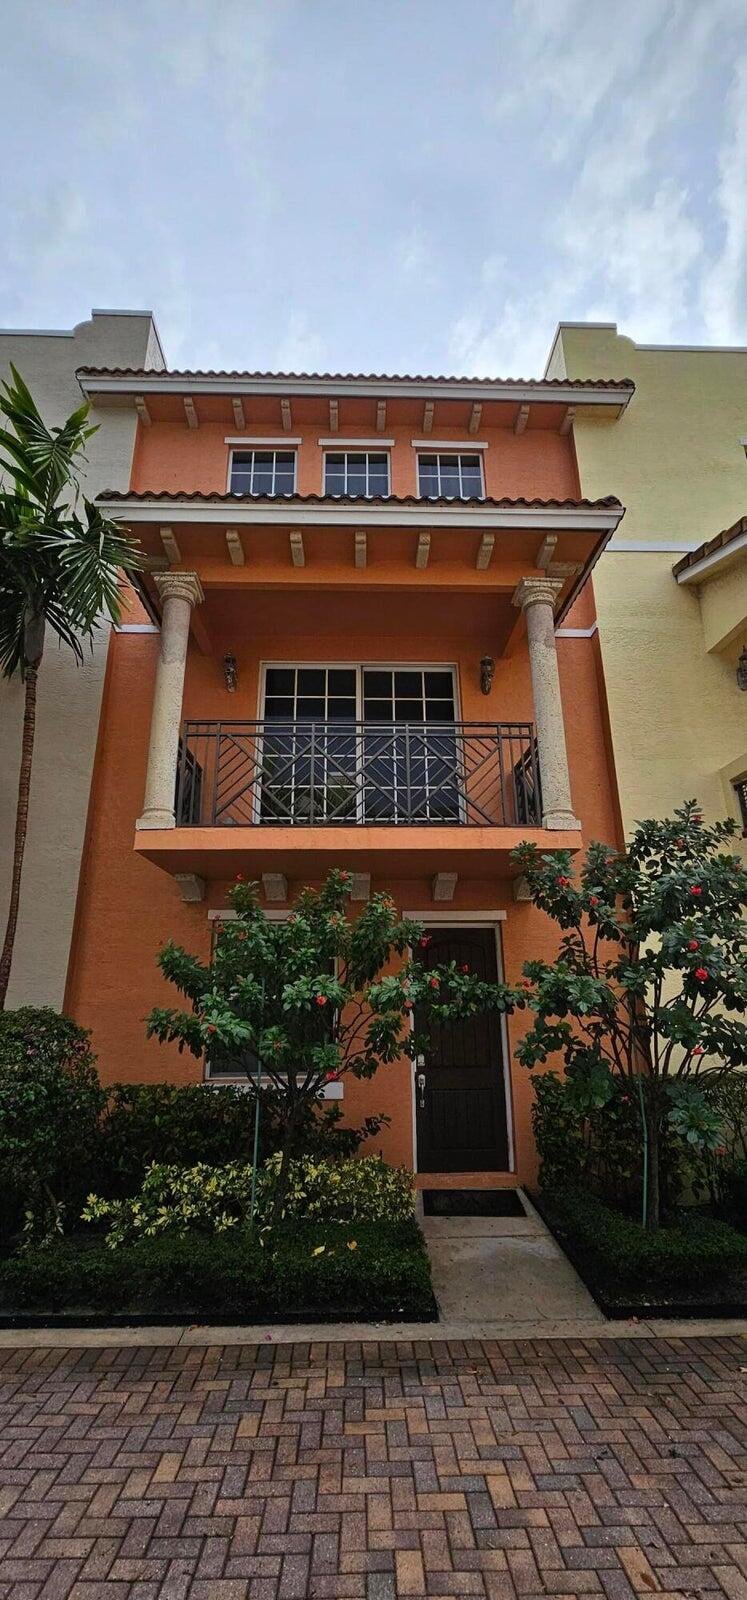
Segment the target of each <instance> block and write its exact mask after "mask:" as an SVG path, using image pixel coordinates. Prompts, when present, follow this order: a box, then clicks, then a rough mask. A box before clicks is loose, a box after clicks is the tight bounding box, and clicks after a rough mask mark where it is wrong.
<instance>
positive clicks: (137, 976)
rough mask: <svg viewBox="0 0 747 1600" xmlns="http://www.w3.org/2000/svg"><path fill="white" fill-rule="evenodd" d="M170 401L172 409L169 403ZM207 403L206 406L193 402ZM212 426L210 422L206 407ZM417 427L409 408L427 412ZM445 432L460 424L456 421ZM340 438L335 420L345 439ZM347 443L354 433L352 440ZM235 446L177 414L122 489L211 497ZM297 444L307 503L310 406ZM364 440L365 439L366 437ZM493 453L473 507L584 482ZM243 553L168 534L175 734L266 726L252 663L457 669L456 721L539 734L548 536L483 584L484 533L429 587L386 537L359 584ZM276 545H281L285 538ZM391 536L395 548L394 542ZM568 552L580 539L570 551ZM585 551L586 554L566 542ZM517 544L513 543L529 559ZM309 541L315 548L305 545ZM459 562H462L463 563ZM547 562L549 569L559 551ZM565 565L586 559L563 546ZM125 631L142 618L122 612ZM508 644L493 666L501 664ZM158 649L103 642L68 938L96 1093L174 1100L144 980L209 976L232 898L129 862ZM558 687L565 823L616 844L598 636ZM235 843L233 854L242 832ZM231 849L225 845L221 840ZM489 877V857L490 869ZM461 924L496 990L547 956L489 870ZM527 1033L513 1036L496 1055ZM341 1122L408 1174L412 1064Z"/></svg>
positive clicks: (498, 433) (515, 1106) (153, 990)
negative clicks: (111, 1088) (193, 580)
mask: <svg viewBox="0 0 747 1600" xmlns="http://www.w3.org/2000/svg"><path fill="white" fill-rule="evenodd" d="M170 403H171V402H170ZM201 404H202V403H201ZM203 409H205V408H203ZM393 411H394V408H393V407H392V408H391V411H390V418H391V420H388V421H387V426H386V429H385V435H384V436H385V437H387V438H394V439H395V440H396V444H395V447H394V449H393V451H392V490H393V493H394V494H396V495H406V494H412V493H415V492H416V476H415V474H416V452H415V451H414V450H413V449H412V447H411V439H412V438H413V437H417V438H419V437H421V430H420V427H419V426H418V425H417V423H416V422H415V421H414V420H413V418H410V420H409V421H408V423H407V426H405V425H404V424H403V423H399V422H398V421H397V419H396V415H395V416H393V417H392V412H393ZM420 415H421V416H422V406H421V409H420ZM456 420H457V419H456V417H455V419H454V421H455V422H456ZM246 431H247V433H248V434H250V435H255V434H256V435H260V434H263V435H265V436H273V437H279V434H280V430H279V429H278V427H277V425H275V426H272V425H271V424H269V423H268V422H261V423H257V422H255V421H253V420H251V419H250V418H249V417H247V430H246ZM352 431H353V430H352V429H350V428H349V427H346V426H345V425H344V423H343V421H342V419H341V426H340V435H341V437H346V436H347V435H348V434H349V433H351V432H352ZM357 431H358V432H359V433H363V432H364V429H363V428H362V427H359V428H358V429H357ZM234 433H235V429H234V428H233V427H231V426H229V425H228V424H227V423H226V421H225V420H221V421H217V420H215V421H209V420H207V421H203V420H201V423H200V427H199V428H198V429H196V430H194V429H188V428H187V427H186V426H185V423H184V420H183V418H182V417H180V416H179V411H178V406H177V405H176V404H175V403H174V413H173V421H159V422H158V423H157V424H156V425H154V426H152V427H151V428H145V429H144V428H142V427H141V428H140V429H139V431H138V439H137V445H136V452H135V460H134V465H133V474H132V487H133V488H135V489H153V490H158V489H167V490H168V489H171V490H186V491H189V490H201V491H210V490H217V491H221V492H222V491H224V490H225V488H226V475H227V469H228V454H229V446H227V445H226V443H225V440H226V438H227V437H229V436H233V435H234ZM297 434H302V435H303V438H304V443H303V445H302V446H301V448H300V449H299V461H298V483H297V487H298V489H299V491H300V492H301V493H319V492H320V490H321V474H322V451H321V449H320V447H319V445H318V442H317V441H318V438H319V437H327V436H328V435H329V426H328V425H325V414H324V410H323V408H322V407H321V406H320V407H319V411H318V415H317V416H316V419H315V420H314V423H313V426H311V425H308V426H304V427H302V426H299V425H298V423H297V420H296V413H295V412H294V426H293V428H292V436H296V435H297ZM452 435H453V440H454V443H458V444H459V445H460V446H461V447H462V448H464V449H469V439H468V438H466V437H465V433H464V429H463V426H462V431H460V432H457V431H456V428H455V427H454V428H451V427H449V426H443V425H442V424H439V425H438V426H436V427H435V428H434V437H436V438H438V439H449V438H451V437H452ZM365 436H366V437H373V428H372V427H371V425H370V424H369V426H368V428H367V429H365ZM477 437H478V438H479V439H485V440H487V441H488V442H489V446H490V447H489V449H488V450H487V451H486V452H485V453H484V461H485V479H486V492H487V494H488V495H490V496H496V497H498V496H502V495H509V496H520V495H524V496H526V497H527V498H531V497H534V496H538V497H542V498H552V497H557V498H562V497H565V496H570V497H573V496H575V495H577V494H578V480H577V472H576V464H575V458H574V454H573V448H572V441H571V440H570V439H569V438H568V437H563V436H560V435H559V434H558V433H557V431H553V430H552V429H551V428H549V427H544V428H543V427H530V428H528V429H527V430H526V432H525V433H524V434H523V435H521V436H520V437H516V436H515V435H514V434H513V433H512V431H511V430H510V429H492V430H483V429H480V430H479V432H478V436H477ZM246 537H247V546H251V548H250V558H249V559H248V560H247V564H246V566H245V567H243V568H240V569H235V568H233V569H232V568H231V567H230V565H228V564H227V561H226V553H225V543H224V541H223V535H222V532H221V531H220V530H204V529H203V530H191V531H190V529H189V528H186V529H180V533H179V538H180V545H181V548H182V553H183V561H184V564H185V565H187V566H195V567H196V568H197V570H198V571H199V572H200V575H201V578H202V580H203V583H204V586H205V590H206V594H207V597H208V598H207V601H206V603H205V605H204V607H201V608H200V615H201V618H202V621H201V622H200V623H199V625H198V626H197V629H196V637H195V638H193V639H192V640H191V641H190V648H189V656H188V663H187V674H186V682H185V691H184V704H183V712H184V716H185V717H192V718H205V719H217V718H223V719H226V720H228V719H241V718H247V719H252V718H254V717H256V716H258V715H259V714H260V712H261V706H260V683H261V668H262V664H263V663H265V662H277V661H291V662H299V663H300V662H323V663H335V662H349V663H352V664H361V663H366V662H376V661H381V662H386V663H387V664H390V665H396V664H399V663H407V662H413V663H421V664H422V663H429V662H430V663H438V664H449V665H453V666H454V667H455V669H456V678H457V688H458V714H459V715H460V716H461V717H462V718H463V719H464V720H466V721H471V720H472V721H483V720H485V719H490V720H491V721H496V722H498V721H506V720H521V721H531V720H533V711H532V697H531V683H530V675H529V662H528V655H527V648H526V639H525V635H524V633H523V630H522V627H521V625H520V624H519V625H518V626H517V620H516V613H515V612H514V611H512V608H511V603H510V594H511V589H512V587H513V585H514V583H515V582H516V581H517V579H518V577H519V576H520V575H521V574H522V572H526V570H527V568H529V570H531V569H532V562H533V556H531V554H530V558H529V560H528V559H527V551H529V552H531V551H534V550H536V548H537V546H538V545H539V542H540V540H541V537H542V536H541V534H540V533H537V534H535V535H534V536H532V534H531V532H530V533H529V535H518V534H517V535H514V534H513V533H512V532H511V531H510V530H509V531H507V532H506V534H505V536H504V535H502V536H501V543H500V548H499V549H497V550H496V558H495V560H494V562H493V564H492V566H491V570H490V572H489V573H483V574H477V573H476V571H475V562H474V550H473V546H474V545H475V543H476V540H477V539H478V538H479V534H474V535H473V534H472V533H469V534H468V535H465V534H462V535H460V536H459V538H458V539H457V538H452V536H451V535H450V534H449V532H448V530H444V531H443V533H442V534H441V533H440V534H439V538H438V541H436V542H435V543H434V552H433V558H432V562H431V565H430V567H429V569H428V572H427V573H418V574H415V573H414V570H413V561H412V551H411V549H410V548H409V545H407V544H406V542H405V541H406V539H408V538H409V539H410V540H411V539H412V538H413V537H414V536H413V534H412V533H410V534H406V535H404V536H397V535H394V534H392V533H390V532H389V530H374V531H373V532H372V534H371V536H370V546H369V556H370V558H371V557H373V558H374V559H370V560H369V567H368V569H367V570H366V571H365V572H359V573H356V574H353V572H352V565H351V559H350V551H349V548H348V546H349V540H350V533H349V530H347V531H346V530H340V531H336V530H326V529H325V530H321V531H320V530H312V531H311V532H310V533H309V535H308V543H309V549H310V551H311V553H312V556H313V559H312V560H311V561H310V562H309V563H308V564H307V567H306V568H305V569H304V570H302V571H299V572H293V571H292V570H290V569H289V566H288V560H287V550H286V552H285V557H284V560H281V559H280V558H279V546H278V543H277V540H276V536H275V534H274V532H273V531H272V530H269V529H268V530H263V529H259V530H256V531H255V530H252V532H251V538H250V537H249V535H247V536H246ZM286 537H287V536H286ZM397 537H399V541H400V542H399V544H397V543H396V539H397ZM563 537H564V538H567V539H568V540H569V541H572V540H573V539H574V537H576V536H575V535H574V534H573V533H571V534H568V535H564V536H563ZM579 537H582V536H579ZM522 540H524V541H525V543H524V544H522ZM315 541H316V542H315ZM465 551H466V552H467V559H466V560H465ZM559 553H560V552H559ZM563 556H564V559H569V558H570V559H571V560H578V559H582V553H581V552H580V551H579V552H578V553H577V552H576V550H575V548H574V547H573V545H572V543H570V544H569V545H568V546H567V547H566V548H564V550H563ZM132 615H133V617H137V618H138V619H139V618H140V616H141V613H140V612H139V611H137V612H135V611H133V613H132ZM593 616H594V609H593V595H592V591H591V587H590V586H589V585H587V589H586V591H585V592H584V594H583V595H582V597H581V599H580V600H579V601H578V602H577V604H576V606H575V607H574V609H573V613H572V615H571V616H570V617H569V618H568V619H567V623H568V624H569V625H571V626H574V627H578V628H588V627H589V626H590V624H591V622H592V621H593ZM510 635H511V642H510V645H508V646H507V649H506V653H505V654H502V648H503V646H504V645H505V644H506V642H507V640H508V639H509V636H510ZM158 646H159V641H158V638H157V636H156V635H154V634H152V633H149V632H142V633H138V632H132V633H123V634H118V635H114V636H113V637H112V640H111V646H110V652H109V662H108V670H107V679H106V687H105V700H104V709H103V714H102V722H101V732H100V737H99V746H98V752H97V759H96V767H95V775H94V783H93V787H92V793H91V801H90V810H89V817H88V832H87V842H86V849H85V855H84V866H83V871H82V875H81V881H80V889H79V897H78V910H77V918H76V928H75V937H74V942H73V951H72V957H71V964H70V972H69V979H68V991H67V997H66V1004H67V1008H68V1009H69V1010H70V1011H71V1012H72V1014H73V1015H74V1016H75V1017H77V1018H78V1020H79V1021H80V1022H82V1023H83V1024H84V1025H86V1026H88V1027H90V1028H92V1030H93V1037H94V1044H95V1048H96V1050H97V1051H98V1054H99V1061H100V1069H101V1073H102V1077H103V1078H104V1080H105V1081H109V1082H111V1081H114V1080H116V1079H123V1078H124V1079H134V1080H140V1081H155V1080H159V1079H167V1080H169V1081H171V1082H184V1081H188V1080H197V1079H199V1078H200V1076H201V1067H200V1064H199V1063H198V1062H196V1061H194V1060H193V1058H192V1057H190V1056H186V1055H185V1056H179V1054H178V1052H177V1051H176V1050H175V1049H172V1048H169V1049H166V1048H163V1047H161V1046H159V1045H158V1044H156V1043H153V1042H150V1043H149V1042H147V1041H146V1038H145V1027H144V1018H145V1016H146V1014H147V1013H148V1011H149V1010H150V1008H151V1007H152V1006H153V1005H155V1004H177V1003H178V996H177V995H176V993H175V991H173V990H171V988H170V987H169V986H168V985H167V984H166V983H165V982H164V981H163V980H162V979H161V977H160V975H159V973H158V970H157V968H156V955H157V951H158V948H159V946H160V945H161V944H162V943H163V942H164V940H166V939H167V938H174V939H176V940H178V941H179V942H182V943H184V944H185V945H186V946H187V947H188V948H190V949H191V950H193V951H195V952H196V953H198V954H200V955H202V956H203V957H204V958H207V957H208V955H209V949H210V924H209V921H208V916H207V912H208V911H209V910H210V909H211V908H220V907H223V906H225V903H226V901H225V895H226V888H227V884H226V883H225V882H220V881H215V880H213V881H209V882H208V884H207V893H206V900H205V902H203V903H199V904H185V903H184V902H183V901H182V900H181V898H180V895H179V890H178V887H177V885H176V883H175V881H174V879H173V878H172V877H171V876H170V875H169V874H168V873H167V872H165V871H162V870H160V869H159V867H157V866H155V865H153V864H152V863H151V862H149V861H147V860H145V859H143V858H142V857H140V856H138V855H137V854H136V853H135V851H134V849H133V835H134V823H135V818H136V817H137V816H138V814H139V813H140V810H141V807H142V800H143V791H144V781H145V768H146V758H147V748H148V738H149V729H150V713H151V703H152V695H153V683H154V676H155V669H156V661H157V656H158ZM228 649H230V650H232V651H233V652H234V653H235V655H236V658H237V663H238V679H239V681H238V689H237V691H236V693H235V694H232V695H229V694H228V692H227V690H226V688H225V684H224V680H223V672H222V664H221V658H222V655H223V653H224V652H225V651H226V650H228ZM558 653H559V663H560V674H561V687H562V694H563V702H564V713H565V724H566V734H567V742H568V750H569V759H570V768H571V784H572V792H573V800H574V805H575V809H576V812H577V814H578V816H579V817H580V819H581V821H582V825H583V830H584V836H585V839H586V840H588V839H590V838H592V837H597V838H599V837H601V838H604V839H608V840H613V839H616V838H617V837H618V821H617V813H616V798H615V794H614V789H613V785H612V782H611V779H610V776H609V771H610V769H609V765H608V760H607V750H606V744H605V707H604V701H603V693H602V690H601V688H600V681H599V676H598V671H597V651H596V645H595V640H594V639H593V638H589V637H586V638H578V639H572V638H565V639H559V641H558ZM485 654H492V655H494V656H495V657H496V663H497V664H496V674H495V681H494V684H493V688H492V691H491V694H490V696H489V697H487V698H486V697H485V696H483V695H482V693H481V690H480V684H479V661H480V658H481V656H483V655H485ZM230 832H231V833H232V834H233V835H234V837H233V838H232V840H231V841H230V842H231V844H232V846H233V848H234V849H235V847H236V844H237V840H236V837H235V836H236V833H237V832H240V830H234V829H231V830H230ZM298 832H299V846H298V862H299V865H298V871H297V873H296V874H291V877H292V879H293V881H292V882H291V890H290V892H291V897H292V895H293V893H294V890H295V889H297V887H298V886H299V885H300V884H302V883H304V882H305V881H307V874H306V872H305V871H304V866H303V859H304V857H303V830H298ZM227 842H228V841H227ZM490 859H491V860H494V859H495V858H493V857H491V858H490ZM373 887H374V889H375V890H387V891H388V892H389V893H391V894H392V895H393V897H394V899H395V901H396V903H397V905H398V907H399V908H400V909H401V910H406V911H422V913H423V915H424V918H425V919H426V920H427V915H428V913H429V912H431V911H432V910H433V902H432V898H431V888H430V881H429V880H426V879H425V878H418V879H411V880H410V881H408V880H406V879H405V878H403V876H402V873H401V870H400V871H399V876H393V874H392V872H391V871H390V872H389V873H387V871H386V868H385V867H383V868H382V871H381V874H380V876H376V877H375V880H374V884H373ZM439 909H440V910H446V909H453V911H454V912H469V911H475V912H477V911H495V910H502V911H505V913H506V917H505V920H504V921H503V922H502V923H501V945H502V952H503V960H504V968H505V975H506V977H507V978H508V979H509V980H511V979H514V978H516V977H517V976H518V975H519V974H520V971H521V966H522V963H523V962H524V961H525V960H526V959H528V958H529V957H530V956H536V955H542V954H547V955H551V954H552V953H553V951H554V950H555V948H556V936H555V932H554V929H553V926H552V924H551V923H550V922H549V920H548V919H547V918H545V917H544V916H543V915H542V914H541V913H539V912H537V911H535V910H534V909H533V908H532V907H531V906H528V905H525V904H521V903H518V904H517V903H515V902H514V899H513V893H512V884H511V882H510V881H509V879H508V877H507V876H506V875H505V874H504V875H501V873H500V872H498V871H497V870H496V868H495V866H493V867H492V868H491V867H490V866H489V865H488V864H487V863H486V870H485V875H484V876H483V877H482V878H481V877H479V876H477V877H475V876H473V877H472V878H470V879H467V878H466V877H460V879H459V882H458V885H457V890H456V897H455V899H454V902H453V907H451V908H447V907H440V908H439ZM525 1025H526V1019H524V1018H523V1017H522V1016H517V1017H516V1018H515V1019H511V1020H510V1021H509V1023H508V1037H509V1052H510V1053H512V1051H513V1047H514V1044H515V1041H516V1039H517V1038H518V1036H519V1034H520V1032H521V1030H522V1028H523V1027H524V1026H525ZM510 1102H511V1109H512V1121H513V1135H514V1146H515V1156H516V1161H515V1169H516V1171H517V1172H518V1175H519V1177H520V1178H521V1179H522V1180H525V1181H531V1179H532V1176H533V1173H534V1167H535V1155H534V1149H533V1142H532V1137H531V1125H530V1104H531V1081H530V1077H529V1074H528V1073H527V1072H526V1071H525V1070H524V1069H523V1068H518V1067H517V1066H516V1064H515V1063H513V1061H512V1062H511V1066H510ZM344 1110H345V1115H346V1118H347V1119H348V1120H349V1121H351V1122H358V1121H359V1120H360V1119H361V1118H362V1117H363V1116H364V1115H366V1114H367V1113H370V1112H375V1111H382V1110H383V1111H386V1112H387V1113H388V1114H389V1116H390V1117H391V1126H390V1127H389V1129H387V1130H385V1131H384V1132H383V1133H382V1134H381V1135H380V1137H379V1139H378V1140H377V1148H380V1149H381V1151H382V1153H383V1154H384V1155H385V1157H387V1158H388V1159H389V1160H393V1161H402V1162H405V1163H408V1164H410V1163H411V1162H412V1159H413V1145H412V1076H411V1068H410V1066H409V1064H408V1063H406V1062H404V1061H403V1062H401V1063H398V1064H395V1065H394V1066H392V1067H389V1068H383V1069H382V1070H381V1071H380V1073H379V1074H378V1075H377V1077H376V1078H375V1079H374V1080H372V1081H371V1082H367V1083H357V1082H355V1081H351V1082H349V1083H346V1085H345V1100H344Z"/></svg>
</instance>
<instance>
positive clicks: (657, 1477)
mask: <svg viewBox="0 0 747 1600" xmlns="http://www.w3.org/2000/svg"><path fill="white" fill-rule="evenodd" d="M743 1363H747V1345H745V1344H743V1342H742V1341H741V1340H739V1339H716V1338H713V1339H697V1340H696V1339H693V1340H679V1339H674V1338H673V1339H671V1340H663V1339H640V1340H629V1341H615V1340H605V1339H600V1340H595V1341H594V1342H589V1343H582V1342H572V1341H570V1340H568V1341H562V1340H557V1341H547V1342H544V1341H543V1342H541V1343H532V1344H530V1343H523V1344H521V1343H481V1342H477V1341H475V1342H474V1343H469V1344H453V1343H452V1344H447V1343H427V1342H425V1341H423V1342H422V1343H415V1344H396V1343H393V1342H388V1343H385V1342H382V1343H381V1344H362V1345H361V1344H353V1343H351V1344H347V1345H342V1344H339V1345H338V1344H331V1343H330V1344H329V1345H308V1344H306V1345H301V1344H296V1345H280V1346H272V1345H270V1344H265V1345H260V1346H256V1345H246V1346H241V1345H235V1346H225V1347H221V1346H209V1347H205V1348H199V1347H194V1346H192V1347H185V1346H180V1347H177V1348H165V1349H154V1348H150V1349H148V1348H132V1347H131V1348H119V1349H116V1348H113V1349H78V1350H70V1349H61V1350H50V1349H47V1350H29V1349H26V1350H21V1349H16V1350H5V1351H2V1352H0V1377H1V1378H2V1412H1V1413H0V1423H1V1424H2V1432H1V1440H2V1443H1V1444H0V1463H1V1465H0V1517H1V1520H0V1596H2V1600H6V1597H7V1600H11V1597H12V1600H41V1597H43V1600H64V1597H67V1596H70V1597H72V1600H105V1597H109V1600H182V1597H183V1600H276V1597H278V1600H293V1597H299V1600H305V1597H306V1596H308V1597H312V1596H318V1597H323V1596H330V1597H337V1600H346V1597H349V1600H394V1597H404V1596H413V1597H422V1596H423V1595H438V1596H441V1597H442V1600H446V1597H448V1596H454V1597H457V1596H464V1595H477V1596H480V1595H481V1596H486V1597H489V1600H510V1597H513V1596H514V1595H516V1596H519V1597H522V1600H531V1596H534V1595H537V1596H539V1595H548V1594H550V1595H569V1596H576V1595H600V1596H602V1597H604V1596H609V1597H610V1600H626V1597H628V1600H630V1597H632V1596H633V1595H648V1594H650V1593H651V1592H652V1591H658V1593H659V1600H665V1597H667V1596H671V1595H675V1594H676V1595H679V1596H692V1595H700V1594H706V1595H709V1594H711V1595H715V1596H723V1595H727V1596H729V1597H730V1600H745V1597H747V1533H746V1532H745V1520H744V1515H745V1503H746V1500H747V1454H746V1453H745V1441H746V1438H747V1409H746V1408H745V1394H744V1380H743V1376H742V1373H743V1370H744V1368H743V1365H742V1364H743Z"/></svg>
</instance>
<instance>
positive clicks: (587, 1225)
mask: <svg viewBox="0 0 747 1600" xmlns="http://www.w3.org/2000/svg"><path fill="white" fill-rule="evenodd" d="M547 1206H548V1212H549V1215H550V1218H551V1220H552V1222H553V1223H554V1224H555V1225H556V1226H557V1228H558V1231H559V1233H560V1234H561V1237H563V1238H564V1239H565V1240H566V1241H567V1243H568V1244H569V1246H570V1247H571V1248H572V1249H575V1251H577V1252H580V1254H581V1255H582V1256H583V1258H584V1260H585V1261H587V1262H588V1263H589V1265H590V1266H591V1267H592V1269H593V1270H594V1271H595V1272H596V1273H597V1274H599V1275H601V1277H602V1278H603V1279H604V1280H605V1281H606V1282H608V1283H609V1284H610V1285H611V1286H612V1287H614V1288H618V1287H620V1286H624V1287H626V1288H637V1289H648V1290H653V1291H656V1290H657V1289H665V1290H673V1289H675V1290H676V1289H679V1290H680V1291H685V1292H687V1291H689V1290H692V1289H702V1288H703V1285H704V1284H705V1285H708V1284H710V1283H713V1282H717V1281H718V1280H719V1279H721V1278H724V1277H726V1276H728V1275H729V1274H730V1273H732V1272H735V1271H745V1270H747V1239H745V1238H744V1237H743V1235H742V1234H741V1233H737V1232H736V1230H735V1229H734V1228H730V1227H729V1226H728V1224H727V1223H725V1222H719V1221H716V1220H714V1219H712V1218H710V1217H703V1216H700V1215H698V1214H697V1213H687V1212H683V1213H682V1214H681V1217H680V1219H679V1221H678V1223H677V1225H676V1226H673V1227H662V1228H659V1229H657V1231H656V1232H655V1233H652V1232H649V1231H647V1230H646V1229H645V1228H644V1227H643V1226H642V1225H641V1223H640V1222H636V1221H634V1220H633V1218H632V1217H627V1216H623V1215H622V1214H621V1213H620V1212H618V1211H612V1210H611V1209H610V1208H609V1206H605V1205H602V1204H601V1203H600V1202H599V1201H598V1200H595V1199H593V1198H591V1197H590V1196H589V1195H587V1194H580V1193H567V1194H562V1195H560V1194H553V1195H552V1196H550V1197H549V1198H548V1200H547Z"/></svg>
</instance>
